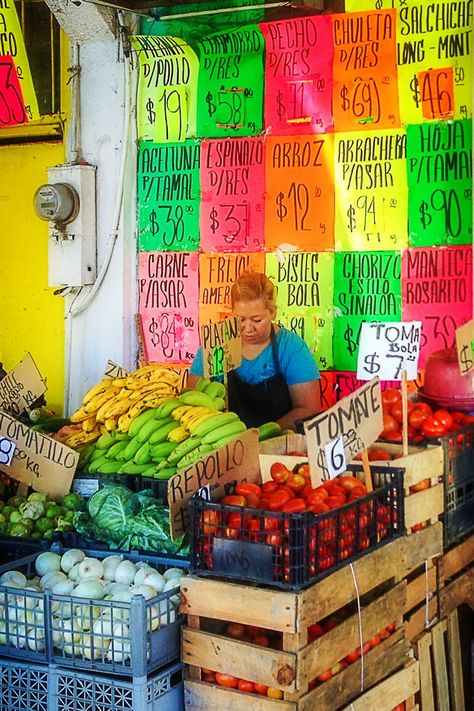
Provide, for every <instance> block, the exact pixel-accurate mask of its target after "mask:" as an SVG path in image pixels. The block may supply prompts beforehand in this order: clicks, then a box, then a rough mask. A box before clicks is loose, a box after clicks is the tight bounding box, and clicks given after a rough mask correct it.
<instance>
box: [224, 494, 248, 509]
mask: <svg viewBox="0 0 474 711" xmlns="http://www.w3.org/2000/svg"><path fill="white" fill-rule="evenodd" d="M219 503H220V504H223V505H224V506H245V505H246V503H247V501H246V500H245V496H237V495H236V494H234V495H233V496H224V498H223V499H221V500H220V501H219Z"/></svg>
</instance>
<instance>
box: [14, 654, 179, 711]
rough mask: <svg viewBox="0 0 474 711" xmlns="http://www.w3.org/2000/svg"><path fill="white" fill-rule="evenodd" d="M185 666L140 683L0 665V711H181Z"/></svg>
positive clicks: (55, 669) (50, 668)
mask: <svg viewBox="0 0 474 711" xmlns="http://www.w3.org/2000/svg"><path fill="white" fill-rule="evenodd" d="M183 709H184V699H183V666H182V665H181V664H173V665H172V666H170V667H168V668H166V669H164V670H163V671H160V672H158V673H156V674H153V675H151V676H149V677H144V678H142V679H133V680H131V681H129V680H126V679H120V678H117V677H109V676H105V675H98V674H90V673H86V672H82V673H81V672H75V671H71V669H63V668H61V667H55V666H52V665H46V664H45V665H39V664H28V665H27V664H21V663H18V662H17V661H11V660H8V659H0V710H1V711H183Z"/></svg>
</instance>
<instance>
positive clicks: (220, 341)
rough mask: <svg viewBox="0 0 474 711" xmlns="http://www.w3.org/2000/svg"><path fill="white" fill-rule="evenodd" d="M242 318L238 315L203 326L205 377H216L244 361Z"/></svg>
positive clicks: (202, 340) (202, 341)
mask: <svg viewBox="0 0 474 711" xmlns="http://www.w3.org/2000/svg"><path fill="white" fill-rule="evenodd" d="M240 330H241V325H240V319H239V318H238V317H236V316H232V317H231V318H225V319H223V320H222V321H218V322H217V323H207V324H205V325H204V326H202V327H201V343H202V358H203V363H204V377H206V378H216V377H220V376H223V375H224V374H225V373H228V372H229V370H235V368H238V367H239V365H240V364H241V363H242V341H241V338H240Z"/></svg>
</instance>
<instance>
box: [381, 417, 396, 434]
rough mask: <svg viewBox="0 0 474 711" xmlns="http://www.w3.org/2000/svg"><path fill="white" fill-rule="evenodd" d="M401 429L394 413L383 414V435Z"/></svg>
mask: <svg viewBox="0 0 474 711" xmlns="http://www.w3.org/2000/svg"><path fill="white" fill-rule="evenodd" d="M398 429H399V424H398V422H397V421H396V419H395V418H394V417H392V415H384V416H383V429H382V434H381V437H386V436H387V435H388V434H390V432H396V431H397V430H398Z"/></svg>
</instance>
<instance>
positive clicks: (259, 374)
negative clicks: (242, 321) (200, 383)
mask: <svg viewBox="0 0 474 711" xmlns="http://www.w3.org/2000/svg"><path fill="white" fill-rule="evenodd" d="M275 343H276V347H277V353H278V361H279V364H280V371H281V373H282V374H283V376H284V378H285V380H286V382H287V385H297V384H298V383H307V382H309V381H310V380H317V379H319V377H320V375H319V370H318V366H317V365H316V361H315V360H314V357H313V356H312V355H311V351H310V350H309V348H308V346H307V344H306V343H305V341H303V339H302V338H300V336H298V335H297V334H296V333H293V331H288V330H287V329H286V328H280V330H279V331H278V333H277V334H276V336H275ZM189 372H190V373H191V374H192V375H199V376H201V377H202V374H203V363H202V348H199V350H198V352H197V353H196V356H195V358H194V360H193V362H192V364H191V368H190V369H189ZM235 372H236V373H237V375H238V376H239V378H241V379H242V380H244V381H245V382H247V383H249V384H250V385H255V384H256V383H259V382H260V381H262V380H266V379H267V378H271V377H272V376H273V375H276V374H277V369H276V365H275V360H274V357H273V349H272V344H271V343H269V344H268V346H267V347H266V348H264V349H263V351H262V352H261V353H259V354H258V356H257V357H256V358H254V359H253V360H248V359H247V358H245V357H242V364H241V365H240V366H239V367H238V368H236V370H235Z"/></svg>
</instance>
